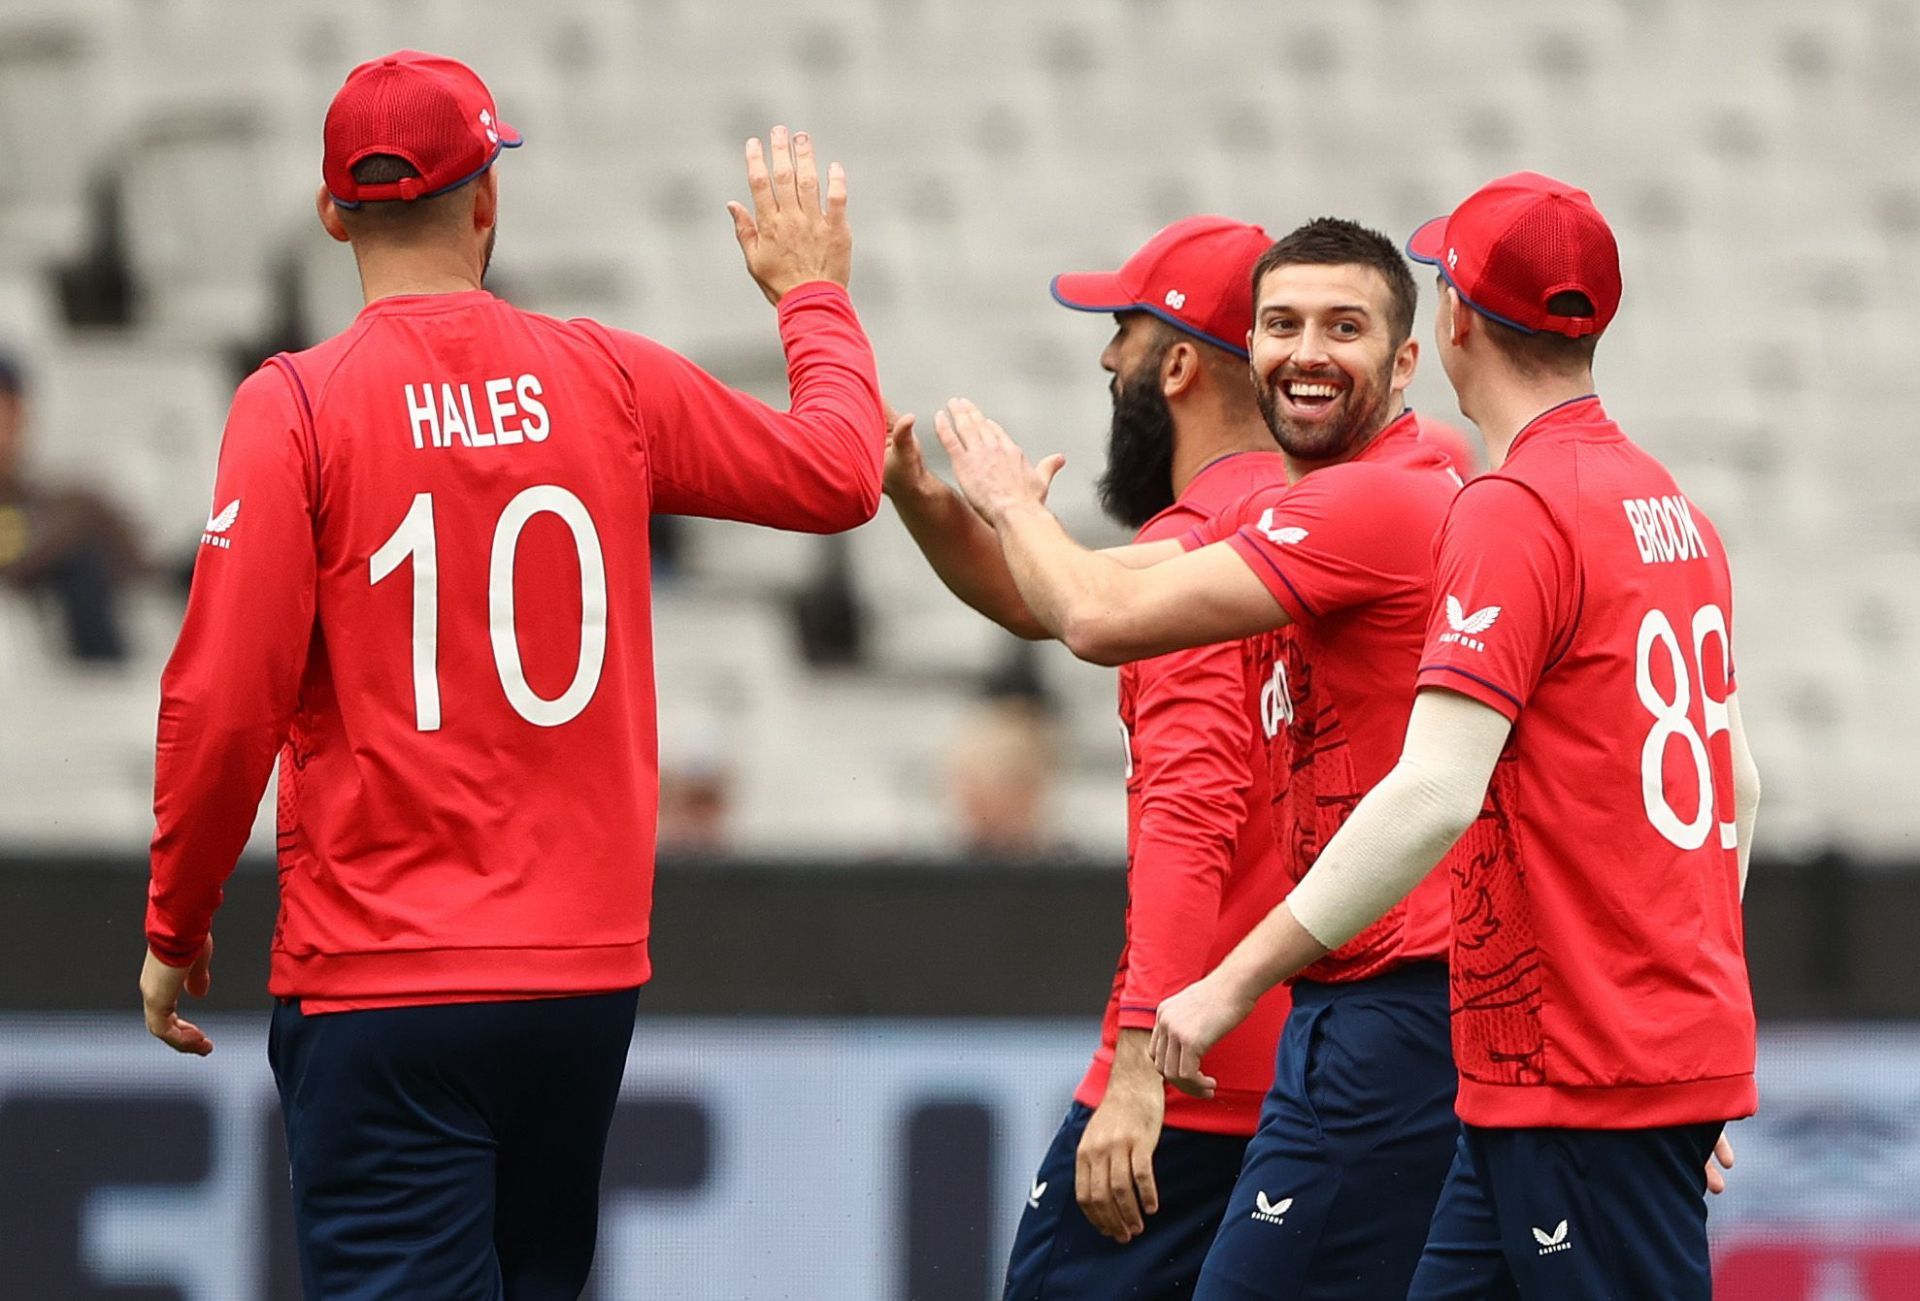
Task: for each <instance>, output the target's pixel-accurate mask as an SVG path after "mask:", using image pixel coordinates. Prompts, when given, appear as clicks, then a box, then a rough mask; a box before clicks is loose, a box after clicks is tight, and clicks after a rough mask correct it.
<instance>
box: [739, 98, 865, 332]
mask: <svg viewBox="0 0 1920 1301" xmlns="http://www.w3.org/2000/svg"><path fill="white" fill-rule="evenodd" d="M769 156H770V157H769ZM769 161H771V168H769ZM747 189H748V190H749V191H751V192H752V195H753V211H752V212H751V213H749V212H748V211H747V210H746V208H745V207H744V206H743V205H741V204H738V203H728V204H727V211H728V212H729V213H731V214H732V215H733V235H734V238H735V239H737V240H739V241H740V252H741V254H742V255H744V256H745V258H746V259H747V273H748V274H749V275H751V276H752V277H753V279H754V282H755V283H756V284H758V285H759V286H760V292H761V293H763V294H765V295H766V296H767V301H768V302H770V303H774V304H776V305H777V304H778V303H779V302H780V300H781V298H783V297H784V296H785V295H786V293H787V291H789V290H791V289H793V288H794V287H795V286H797V285H803V284H806V283H807V282H808V281H811V280H831V281H832V282H833V283H834V284H837V285H840V286H842V287H845V285H846V283H847V279H848V277H849V276H850V275H851V274H852V271H853V232H852V231H851V230H849V229H848V227H847V177H846V173H845V172H843V171H842V170H841V168H840V164H839V163H831V164H829V165H828V167H827V195H826V208H825V210H824V211H823V210H822V208H821V206H820V173H819V169H818V168H817V167H816V166H815V164H814V159H813V140H812V138H811V137H809V136H808V135H807V133H806V132H805V131H800V132H796V133H795V134H794V135H793V137H792V139H791V140H789V139H788V136H787V129H786V128H785V127H784V126H777V127H775V128H773V130H772V131H771V132H769V133H768V139H767V147H766V149H764V150H763V149H762V148H761V146H760V141H759V138H758V137H755V138H754V139H752V140H749V141H747Z"/></svg>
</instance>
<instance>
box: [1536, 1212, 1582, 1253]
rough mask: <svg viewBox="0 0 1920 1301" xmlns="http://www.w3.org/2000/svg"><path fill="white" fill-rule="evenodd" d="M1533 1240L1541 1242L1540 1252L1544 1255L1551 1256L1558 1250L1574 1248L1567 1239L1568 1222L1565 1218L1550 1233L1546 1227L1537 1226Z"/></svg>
mask: <svg viewBox="0 0 1920 1301" xmlns="http://www.w3.org/2000/svg"><path fill="white" fill-rule="evenodd" d="M1533 1240H1534V1241H1535V1242H1537V1243H1539V1244H1540V1254H1541V1255H1542V1256H1551V1255H1552V1254H1553V1253H1554V1252H1556V1251H1572V1250H1573V1244H1572V1243H1571V1242H1568V1241H1567V1222H1566V1221H1565V1220H1562V1221H1560V1223H1559V1224H1557V1225H1555V1226H1554V1229H1553V1232H1552V1233H1548V1232H1547V1231H1546V1230H1545V1229H1541V1228H1535V1229H1534V1231H1533Z"/></svg>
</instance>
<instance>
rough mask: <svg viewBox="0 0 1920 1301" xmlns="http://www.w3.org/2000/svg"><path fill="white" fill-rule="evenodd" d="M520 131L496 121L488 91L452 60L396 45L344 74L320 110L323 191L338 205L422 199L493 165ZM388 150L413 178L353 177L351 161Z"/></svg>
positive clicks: (470, 177) (511, 145)
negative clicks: (375, 181)
mask: <svg viewBox="0 0 1920 1301" xmlns="http://www.w3.org/2000/svg"><path fill="white" fill-rule="evenodd" d="M519 143H520V133H519V132H518V131H515V130H514V129H513V128H512V127H510V126H508V125H507V124H506V123H505V122H502V121H501V120H500V115H499V114H498V113H497V112H495V111H494V107H493V93H492V92H491V91H489V90H488V89H487V87H486V83H485V82H483V81H481V80H480V78H479V77H478V76H476V75H475V73H474V71H473V69H472V68H469V67H468V66H467V65H466V64H464V63H461V62H459V61H458V60H457V59H446V58H442V57H441V56H439V55H437V54H422V53H420V51H418V50H396V51H395V52H394V53H392V54H389V55H387V56H386V57H385V58H384V59H373V60H370V61H369V62H366V63H363V64H361V65H360V66H359V67H357V68H355V69H354V70H353V71H352V72H349V73H348V74H347V80H346V83H345V84H344V85H342V86H341V87H340V90H339V93H337V94H336V95H334V97H333V103H332V104H331V105H330V106H328V108H327V126H326V157H325V159H324V161H323V162H322V163H321V166H320V170H321V174H322V175H323V176H324V177H325V178H326V182H327V193H328V194H330V195H332V196H333V201H334V202H335V203H337V204H339V205H340V206H341V207H343V208H357V207H359V206H360V205H361V204H363V203H368V202H377V201H380V200H386V199H426V198H431V197H433V196H434V195H436V194H444V193H445V192H446V191H448V190H451V189H454V188H455V187H456V186H460V185H464V184H466V183H467V182H468V181H471V180H472V179H473V178H474V177H476V176H478V175H480V173H482V172H484V171H486V170H487V168H489V167H491V166H493V160H494V159H495V158H498V157H499V156H500V151H501V150H502V149H511V148H513V147H514V146H516V145H518V144H519ZM373 154H394V155H396V156H398V157H400V158H404V159H406V160H407V161H408V162H410V163H412V164H413V166H414V169H415V170H416V171H418V172H419V173H420V175H419V176H417V177H415V176H409V177H407V178H406V179H404V180H400V181H391V182H387V183H384V184H380V185H362V184H360V183H359V182H358V181H355V180H354V179H353V166H354V164H355V163H357V162H359V161H360V160H361V159H363V158H367V157H370V156H371V155H373Z"/></svg>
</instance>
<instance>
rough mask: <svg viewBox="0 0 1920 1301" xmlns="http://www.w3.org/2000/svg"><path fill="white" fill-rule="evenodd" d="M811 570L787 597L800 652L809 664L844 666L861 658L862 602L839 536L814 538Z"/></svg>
mask: <svg viewBox="0 0 1920 1301" xmlns="http://www.w3.org/2000/svg"><path fill="white" fill-rule="evenodd" d="M813 554H814V566H813V574H812V575H811V576H810V577H809V578H808V579H807V580H806V582H805V583H804V584H802V585H801V587H800V589H799V590H798V591H796V592H794V593H793V596H792V597H791V602H792V604H791V609H792V611H793V622H794V631H795V632H796V634H797V635H798V636H799V639H800V654H801V657H802V658H804V659H805V660H806V662H807V663H808V664H809V665H811V666H812V667H814V668H845V667H848V666H851V665H856V664H859V663H860V662H861V661H862V660H863V659H865V658H866V641H867V637H866V629H867V611H866V606H865V605H864V604H863V603H862V602H861V600H860V593H859V592H858V590H856V588H855V586H854V581H853V552H852V549H851V548H850V547H849V546H848V544H847V539H846V537H845V536H844V535H830V536H827V537H823V538H821V539H819V541H818V543H816V545H815V550H814V553H813Z"/></svg>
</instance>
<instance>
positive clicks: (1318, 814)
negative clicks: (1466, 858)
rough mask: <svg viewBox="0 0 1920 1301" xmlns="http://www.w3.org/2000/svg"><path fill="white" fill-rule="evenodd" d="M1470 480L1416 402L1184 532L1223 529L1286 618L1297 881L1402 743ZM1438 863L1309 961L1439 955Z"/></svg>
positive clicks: (1283, 703) (1371, 961) (1280, 693)
mask: <svg viewBox="0 0 1920 1301" xmlns="http://www.w3.org/2000/svg"><path fill="white" fill-rule="evenodd" d="M1459 486H1460V477H1459V475H1458V474H1457V472H1456V471H1455V470H1454V469H1453V468H1452V464H1451V462H1450V460H1449V459H1448V457H1447V456H1446V455H1445V454H1444V453H1443V452H1442V451H1441V450H1440V449H1438V448H1436V447H1435V446H1434V445H1433V444H1432V443H1431V442H1430V441H1428V440H1426V439H1424V438H1423V437H1422V436H1421V433H1420V427H1419V423H1418V421H1417V419H1416V418H1415V416H1414V415H1413V413H1412V412H1408V413H1406V414H1405V415H1403V416H1401V417H1400V418H1399V419H1398V420H1396V421H1394V423H1393V424H1391V425H1389V426H1388V427H1387V428H1386V429H1385V430H1384V431H1382V432H1381V434H1380V435H1379V436H1378V437H1377V438H1375V439H1374V441H1373V442H1372V443H1371V444H1369V445H1368V447H1367V448H1366V450H1365V451H1364V452H1362V453H1361V454H1360V455H1359V456H1358V457H1356V458H1354V459H1353V460H1351V461H1346V462H1343V463H1341V464H1339V465H1332V466H1328V467H1326V468H1325V469H1321V470H1315V471H1314V472H1313V473H1311V474H1309V475H1307V476H1306V477H1305V478H1303V479H1301V480H1300V481H1299V482H1298V483H1296V484H1293V485H1292V486H1290V487H1288V486H1284V485H1283V486H1279V487H1273V488H1268V489H1265V490H1263V491H1261V492H1258V493H1255V494H1253V495H1252V496H1251V497H1249V498H1247V499H1245V500H1243V501H1241V502H1239V503H1237V504H1235V506H1234V507H1232V508H1231V509H1230V510H1228V511H1226V512H1224V513H1223V514H1221V515H1220V516H1218V517H1216V518H1215V519H1214V520H1212V521H1211V522H1210V523H1208V524H1206V525H1205V526H1203V527H1201V528H1199V529H1197V530H1194V531H1193V532H1192V533H1190V534H1189V535H1188V538H1187V539H1186V542H1187V545H1188V546H1189V547H1197V546H1203V545H1206V544H1208V543H1211V542H1217V541H1225V542H1226V543H1227V544H1228V545H1229V546H1231V547H1233V549H1234V550H1235V551H1236V552H1238V553H1239V554H1240V556H1241V558H1242V559H1244V560H1245V561H1246V563H1247V567H1248V568H1249V569H1251V570H1252V571H1253V572H1254V573H1255V574H1256V575H1258V576H1259V577H1260V579H1261V581H1262V582H1264V583H1265V584H1266V585H1267V588H1268V590H1269V591H1271V592H1272V593H1273V596H1274V599H1275V600H1277V601H1278V602H1279V603H1280V605H1281V607H1282V608H1283V609H1285V610H1286V612H1287V615H1288V617H1289V618H1290V619H1291V620H1292V622H1291V624H1290V625H1289V626H1288V627H1287V628H1285V629H1284V630H1283V631H1282V633H1281V634H1280V644H1281V657H1280V659H1279V661H1278V665H1277V668H1276V670H1275V673H1274V676H1273V678H1272V679H1271V680H1270V682H1269V683H1268V684H1267V687H1266V689H1265V692H1264V697H1263V698H1264V706H1263V716H1264V719H1265V724H1266V726H1265V731H1266V735H1267V737H1268V739H1269V749H1268V766H1269V770H1270V772H1271V783H1272V801H1273V823H1274V835H1275V838H1276V839H1277V840H1278V841H1279V844H1280V853H1281V858H1282V861H1283V863H1284V867H1285V874H1286V879H1287V882H1288V888H1289V889H1290V888H1292V886H1293V885H1295V884H1297V883H1298V882H1299V881H1300V880H1301V878H1303V877H1304V876H1305V875H1306V874H1307V871H1308V869H1309V868H1311V867H1312V866H1313V864H1314V861H1315V860H1316V859H1317V858H1319V856H1320V851H1321V850H1322V849H1324V848H1325V847H1326V845H1327V842H1328V841H1329V840H1331V839H1333V835H1334V833H1335V832H1336V831H1338V830H1339V829H1340V827H1341V826H1342V824H1344V823H1345V822H1346V820H1347V816H1348V815H1349V814H1350V813H1352V812H1353V808H1354V806H1355V805H1356V804H1358V803H1359V802H1360V797H1361V796H1363V795H1365V794H1366V793H1367V792H1368V791H1369V790H1371V789H1372V788H1373V786H1374V784H1375V783H1376V782H1378V781H1379V780H1380V779H1381V778H1382V777H1384V776H1386V775H1387V773H1388V771H1390V770H1391V769H1392V767H1393V765H1394V763H1395V762H1396V761H1397V760H1398V759H1399V757H1400V747H1401V743H1402V742H1404V741H1405V740H1406V733H1407V716H1408V714H1409V713H1411V712H1412V709H1413V692H1414V673H1415V670H1416V669H1417V668H1418V667H1419V663H1420V647H1421V643H1422V640H1423V638H1424V637H1425V634H1426V626H1427V611H1428V609H1429V607H1430V604H1431V601H1432V577H1433V575H1432V568H1433V542H1434V536H1435V534H1436V533H1437V532H1438V530H1439V528H1440V522H1441V520H1443V519H1444V518H1445V517H1446V512H1447V506H1448V504H1449V503H1450V502H1451V501H1452V500H1453V495H1454V493H1455V492H1456V491H1458V489H1459ZM1448 917H1449V909H1448V903H1447V885H1446V880H1445V877H1444V875H1442V874H1440V873H1433V874H1430V875H1429V877H1428V878H1427V880H1426V881H1423V882H1422V883H1421V884H1420V885H1419V886H1418V887H1416V888H1415V890H1414V891H1413V893H1412V894H1410V895H1409V896H1408V897H1407V898H1406V899H1405V900H1403V901H1402V902H1400V903H1398V904H1396V905H1395V906H1394V907H1393V909H1392V910H1391V911H1389V912H1388V913H1387V914H1386V916H1384V917H1382V918H1381V919H1380V920H1379V921H1377V922H1375V923H1374V924H1373V925H1372V926H1369V927H1368V928H1367V929H1366V930H1364V931H1362V932H1361V933H1360V934H1359V935H1357V936H1355V937H1354V938H1353V939H1352V940H1350V941H1349V942H1348V943H1346V944H1344V945H1342V946H1341V947H1340V948H1339V949H1337V950H1335V951H1334V952H1332V953H1330V954H1328V955H1327V956H1326V957H1325V958H1322V959H1321V960H1320V961H1319V962H1316V963H1314V964H1313V965H1312V966H1311V967H1308V968H1307V969H1306V970H1305V971H1304V972H1302V973H1301V974H1302V976H1303V977H1304V978H1305V979H1308V980H1318V981H1342V980H1360V979H1364V978H1366V977H1368V976H1372V975H1377V974H1379V973H1380V972H1382V971H1385V970H1387V969H1388V968H1390V967H1393V966H1396V965H1398V964H1400V963H1403V962H1407V961H1412V960H1416V959H1432V958H1441V957H1444V956H1445V954H1446V951H1447V925H1448Z"/></svg>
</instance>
